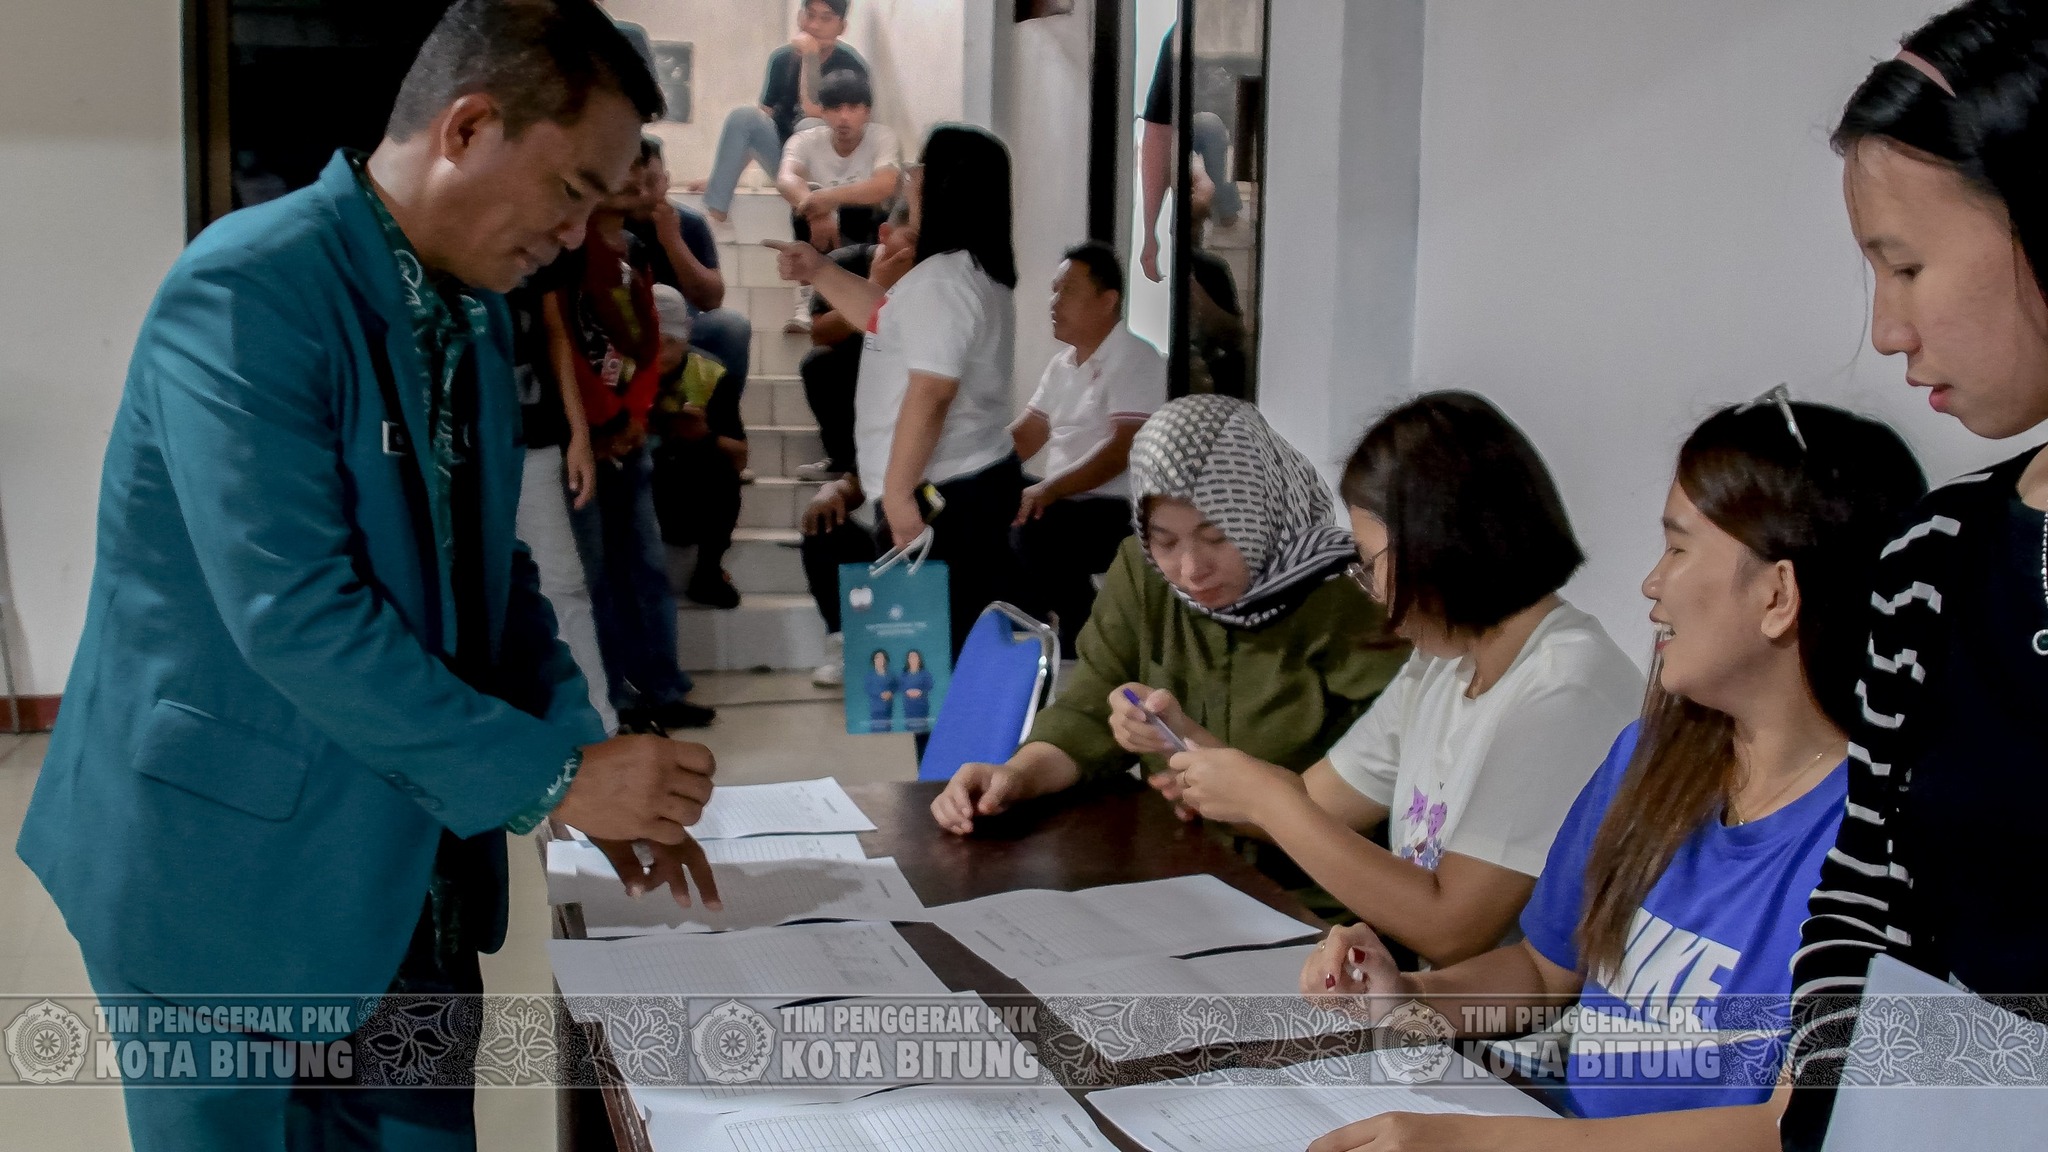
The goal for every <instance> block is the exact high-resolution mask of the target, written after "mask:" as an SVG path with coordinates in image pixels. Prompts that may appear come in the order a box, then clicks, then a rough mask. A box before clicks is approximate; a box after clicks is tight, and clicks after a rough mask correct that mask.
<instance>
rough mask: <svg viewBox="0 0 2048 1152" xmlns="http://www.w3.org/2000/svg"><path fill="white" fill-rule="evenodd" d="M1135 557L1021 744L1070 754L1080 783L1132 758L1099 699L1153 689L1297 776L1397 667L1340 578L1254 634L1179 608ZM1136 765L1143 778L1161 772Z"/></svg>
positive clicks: (1381, 618)
mask: <svg viewBox="0 0 2048 1152" xmlns="http://www.w3.org/2000/svg"><path fill="white" fill-rule="evenodd" d="M1140 548H1141V545H1140V543H1139V541H1138V540H1137V539H1136V538H1132V539H1130V540H1126V541H1124V544H1123V548H1122V549H1121V550H1120V551H1118V553H1117V557H1116V561H1115V562H1114V563H1113V564H1111V565H1110V569H1109V573H1108V575H1107V576H1106V577H1105V578H1104V583H1103V586H1102V591H1101V593H1100V594H1098V595H1097V596H1096V597H1095V610H1094V613H1093V614H1092V615H1091V616H1090V617H1089V619H1088V626H1087V627H1086V628H1084V629H1082V631H1081V638H1080V641H1079V654H1080V663H1079V665H1078V666H1077V667H1076V669H1075V671H1074V673H1073V674H1072V676H1071V677H1070V678H1069V679H1068V680H1067V682H1066V684H1065V685H1063V686H1062V688H1061V691H1060V695H1059V699H1057V700H1055V701H1053V703H1052V704H1051V705H1050V706H1049V707H1047V708H1046V709H1045V711H1043V712H1041V713H1039V715H1038V721H1037V723H1035V724H1034V725H1033V726H1032V729H1031V738H1030V739H1031V741H1036V742H1043V743H1046V744H1051V745H1052V746H1054V747H1055V748H1058V749H1059V750H1060V751H1062V752H1065V753H1066V754H1067V755H1068V756H1071V757H1073V759H1074V762H1075V763H1076V764H1078V765H1080V768H1081V778H1082V780H1083V781H1090V780H1101V779H1103V778H1105V777H1108V776H1111V775H1114V774H1115V773H1118V772H1122V771H1124V770H1126V769H1128V768H1129V767H1130V765H1131V763H1132V761H1133V760H1134V759H1135V758H1134V757H1133V756H1132V755H1131V754H1130V753H1128V752H1125V751H1124V750H1123V749H1122V748H1120V747H1118V746H1117V743H1116V740H1115V738H1114V737H1112V736H1111V735H1110V732H1109V695H1110V693H1111V692H1113V691H1115V690H1116V689H1117V688H1118V687H1120V686H1121V685H1124V684H1128V683H1132V682H1136V683H1140V684H1145V685H1147V686H1149V687H1152V688H1164V689H1166V690H1167V691H1169V692H1172V693H1173V695H1174V698H1175V699H1177V700H1179V701H1180V702H1181V707H1182V708H1184V709H1186V710H1187V714H1188V715H1189V716H1190V717H1191V718H1193V720H1194V721H1195V723H1197V724H1200V725H1201V726H1202V727H1203V728H1206V729H1208V730H1209V732H1210V733H1212V734H1213V735H1215V737H1216V738H1217V739H1219V740H1221V741H1223V742H1224V743H1225V744H1228V745H1229V746H1230V747H1232V748H1236V749H1238V750H1239V751H1242V752H1248V753H1250V754H1251V755H1253V756H1256V757H1258V758H1259V759H1261V760H1265V761H1268V762H1270V763H1274V764H1279V765H1282V766H1283V767H1287V768H1291V769H1293V770H1295V771H1296V772H1300V771H1303V770H1305V769H1306V768H1308V767H1309V766H1310V765H1312V764H1314V763H1315V762H1316V761H1318V760H1320V759H1322V758H1323V754H1324V753H1325V752H1326V751H1328V750H1329V747H1330V745H1332V744H1334V743H1336V741H1337V738H1338V737H1339V736H1342V735H1343V734H1344V732H1345V731H1346V730H1347V729H1349V728H1350V727H1351V725H1352V723H1353V722H1354V721H1356V720H1357V719H1358V718H1359V717H1360V716H1362V715H1364V714H1365V710H1366V709H1367V708H1369V707H1371V705H1372V702H1373V700H1374V699H1375V698H1377V697H1378V696H1379V694H1380V690H1381V689H1383V688H1385V687H1386V686H1387V683H1388V681H1390V680H1392V679H1393V678H1394V674H1395V673H1397V672H1399V671H1400V669H1401V665H1402V663H1403V662H1404V661H1406V660H1407V659H1408V646H1407V645H1406V644H1404V643H1402V642H1400V641H1399V640H1396V639H1394V638H1392V637H1391V636H1389V635H1387V632H1386V615H1385V613H1384V612H1382V611H1381V610H1380V607H1379V605H1377V604H1375V603H1373V601H1372V598H1371V597H1369V596H1367V595H1366V594H1365V593H1364V592H1363V591H1361V590H1360V589H1359V587H1358V585H1357V584H1355V583H1353V582H1352V581H1350V580H1345V579H1336V580H1330V581H1328V582H1326V583H1324V584H1323V585H1322V586H1320V587H1318V588H1317V589H1315V590H1314V591H1313V592H1311V593H1309V596H1308V599H1307V600H1305V601H1303V602H1302V604H1301V606H1300V607H1299V608H1296V609H1295V610H1294V611H1293V612H1290V613H1288V614H1287V615H1285V616H1282V617H1281V618H1279V619H1278V620H1276V621H1274V622H1272V623H1270V624H1267V625H1266V626H1265V627H1263V628H1257V629H1244V628H1232V627H1229V626H1227V625H1224V624H1219V623H1217V622H1216V621H1215V620H1212V619H1210V618H1209V617H1207V616H1204V615H1202V614H1201V613H1199V612H1196V611H1195V610H1194V609H1192V608H1190V607H1188V605H1187V603H1186V602H1185V601H1183V600H1182V599H1181V598H1180V597H1179V596H1177V595H1175V594H1174V591H1173V589H1172V588H1171V587H1169V586H1168V585H1167V583H1166V580H1165V578H1164V577H1162V576H1160V574H1159V573H1158V571H1157V570H1156V569H1154V568H1153V567H1152V566H1151V565H1150V564H1149V563H1147V562H1146V560H1145V555H1144V553H1143V552H1142V551H1141V550H1140ZM1143 760H1144V769H1145V771H1146V773H1147V774H1150V773H1153V772H1158V771H1162V770H1164V769H1165V767H1166V762H1165V759H1164V758H1162V757H1157V756H1146V757H1143Z"/></svg>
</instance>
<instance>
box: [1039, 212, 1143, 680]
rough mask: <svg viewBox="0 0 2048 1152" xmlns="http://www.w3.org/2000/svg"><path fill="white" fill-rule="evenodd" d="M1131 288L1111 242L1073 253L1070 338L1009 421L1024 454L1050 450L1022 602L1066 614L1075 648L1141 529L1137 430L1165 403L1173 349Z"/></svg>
mask: <svg viewBox="0 0 2048 1152" xmlns="http://www.w3.org/2000/svg"><path fill="white" fill-rule="evenodd" d="M1123 289H1124V275H1123V268H1122V267H1121V266H1120V265H1119V264H1118V263H1117V258H1116V251H1115V250H1114V249H1112V248H1111V247H1110V246H1109V245H1107V244H1104V243H1102V242H1101V241H1096V240H1091V241H1089V242H1088V243H1086V244H1081V245H1078V246H1076V247H1074V248H1071V249H1069V250H1068V251H1067V253H1066V259H1065V260H1063V261H1062V262H1061V263H1060V266H1059V270H1058V272H1057V273H1056V275H1055V276H1054V278H1053V285H1052V334H1053V338H1054V339H1056V340H1058V341H1059V342H1060V343H1062V344H1065V345H1066V346H1067V347H1065V348H1064V349H1062V350H1061V351H1060V352H1059V354H1058V355H1056V356H1054V357H1053V358H1052V362H1051V363H1050V364H1047V365H1046V368H1045V376H1044V377H1043V378H1042V379H1041V380H1040V381H1039V384H1038V391H1036V392H1034V393H1032V394H1031V401H1030V403H1029V404H1028V405H1027V406H1026V407H1025V409H1024V414H1023V415H1022V416H1020V417H1018V418H1017V422H1016V423H1014V424H1012V425H1011V426H1010V437H1011V440H1012V442H1013V443H1014V444H1015V445H1016V448H1017V456H1018V458H1019V459H1030V458H1031V457H1033V456H1035V455H1037V454H1038V453H1039V452H1040V451H1041V450H1043V451H1044V452H1045V458H1044V459H1043V460H1042V461H1041V465H1042V467H1043V469H1044V473H1045V479H1043V480H1040V481H1038V482H1037V483H1035V484H1032V485H1031V486H1030V487H1028V488H1026V489H1025V490H1024V499H1023V501H1022V503H1021V504H1020V506H1019V507H1018V509H1017V522H1016V528H1017V551H1018V557H1019V559H1020V561H1021V562H1022V565H1023V572H1024V579H1023V580H1022V581H1021V586H1022V587H1023V588H1024V589H1026V590H1028V594H1027V602H1026V603H1024V604H1022V605H1020V607H1023V608H1025V609H1026V610H1028V611H1030V612H1032V613H1033V614H1034V615H1038V616H1043V615H1045V614H1046V613H1047V612H1048V611H1050V612H1052V613H1055V614H1057V615H1058V616H1059V626H1060V644H1061V647H1062V648H1063V649H1065V650H1066V651H1068V652H1072V651H1073V647H1074V641H1075V639H1076V638H1077V637H1078V636H1079V635H1080V633H1081V626H1082V625H1083V624H1085V623H1087V622H1088V614H1089V611H1090V609H1091V608H1092V607H1093V605H1094V603H1095V583H1094V577H1095V576H1096V575H1098V574H1100V573H1102V572H1106V571H1108V570H1109V566H1110V563H1111V562H1112V561H1113V560H1115V559H1116V551H1117V547H1118V545H1120V544H1122V543H1123V540H1124V537H1126V536H1129V535H1130V534H1131V505H1130V484H1129V481H1128V479H1127V478H1126V476H1125V471H1126V468H1127V467H1128V465H1129V464H1130V458H1131V439H1132V437H1134V436H1136V435H1137V434H1138V429H1139V428H1140V427H1141V426H1143V425H1144V423H1145V421H1146V419H1147V418H1148V417H1150V416H1151V415H1152V413H1154V412H1157V411H1158V410H1159V408H1160V407H1161V406H1162V405H1164V404H1165V403H1166V358H1165V357H1163V356H1161V355H1160V354H1159V350H1158V349H1156V348H1154V347H1152V345H1150V344H1148V343H1146V342H1145V341H1144V340H1143V339H1141V338H1140V337H1138V336H1136V335H1134V334H1132V332H1131V330H1130V329H1129V328H1127V327H1125V326H1124V323H1123V296H1124V291H1123Z"/></svg>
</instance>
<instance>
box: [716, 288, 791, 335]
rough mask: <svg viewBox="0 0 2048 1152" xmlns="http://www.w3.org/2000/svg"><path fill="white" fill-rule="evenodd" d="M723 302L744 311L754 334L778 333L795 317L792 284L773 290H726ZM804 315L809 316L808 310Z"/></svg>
mask: <svg viewBox="0 0 2048 1152" xmlns="http://www.w3.org/2000/svg"><path fill="white" fill-rule="evenodd" d="M742 293H743V294H744V295H742ZM725 300H726V303H727V304H730V305H731V306H733V307H735V308H744V309H745V310H746V313H747V319H748V321H749V322H751V323H752V324H753V325H754V331H756V332H780V331H782V326H783V325H785V324H787V323H789V322H790V320H791V319H792V318H793V317H795V315H796V286H795V285H792V284H783V285H781V286H779V287H775V288H743V289H740V290H739V291H738V292H735V291H733V290H731V289H727V290H726V293H725ZM805 314H806V315H808V314H809V311H808V309H807V310H806V313H805ZM805 340H806V342H808V340H809V337H808V336H806V337H805Z"/></svg>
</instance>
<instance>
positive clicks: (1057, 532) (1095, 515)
mask: <svg viewBox="0 0 2048 1152" xmlns="http://www.w3.org/2000/svg"><path fill="white" fill-rule="evenodd" d="M1131 531H1132V529H1131V505H1130V502H1129V501H1127V500H1124V499H1121V498H1119V497H1114V496H1077V497H1074V498H1072V499H1068V500H1057V501H1054V502H1053V503H1052V504H1051V505H1049V506H1048V507H1047V508H1046V510H1045V514H1044V515H1043V516H1040V517H1039V518H1038V519H1036V520H1033V521H1030V522H1029V523H1027V524H1025V525H1024V526H1023V527H1021V528H1018V529H1017V559H1018V568H1019V571H1020V572H1021V575H1022V579H1021V580H1020V581H1019V586H1020V590H1019V595H1020V596H1021V597H1022V599H1020V600H1019V601H1018V602H1017V606H1018V607H1019V608H1022V609H1024V610H1025V611H1026V612H1029V613H1031V614H1032V615H1033V616H1036V617H1038V618H1039V619H1041V620H1043V619H1046V616H1047V613H1056V614H1057V615H1058V616H1059V619H1060V651H1061V652H1062V653H1064V654H1065V655H1067V656H1068V657H1072V656H1073V654H1074V642H1075V640H1076V639H1078V638H1079V637H1080V635H1081V626H1082V625H1084V624H1086V623H1088V614H1089V613H1090V612H1091V611H1093V609H1094V607H1095V581H1094V577H1096V576H1097V575H1099V574H1101V573H1104V572H1107V571H1109V566H1110V565H1111V564H1112V563H1114V562H1115V560H1116V550H1117V548H1118V547H1120V546H1121V545H1122V544H1123V542H1124V540H1125V538H1126V537H1128V536H1130V534H1131Z"/></svg>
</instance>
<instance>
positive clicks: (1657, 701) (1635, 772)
mask: <svg viewBox="0 0 2048 1152" xmlns="http://www.w3.org/2000/svg"><path fill="white" fill-rule="evenodd" d="M1792 410H1793V412H1794V414H1795V415H1796V417H1797V419H1798V422H1799V430H1800V433H1801V434H1802V435H1803V436H1805V438H1806V444H1807V447H1806V448H1804V449H1802V448H1801V447H1800V446H1799V443H1798V441H1796V440H1794V439H1793V437H1792V432H1791V430H1790V429H1789V428H1787V427H1786V424H1785V414H1784V413H1783V412H1782V411H1781V410H1780V409H1779V408H1778V407H1777V406H1776V405H1775V404H1770V403H1764V404H1761V405H1755V406H1747V407H1732V408H1723V409H1722V410H1720V411H1719V412H1716V413H1715V414H1714V415H1712V416H1710V417H1708V418H1707V420H1706V422H1705V423H1703V424H1701V425H1700V426H1699V427H1698V428H1697V429H1695V430H1694V431H1693V434H1692V435H1691V436H1690V437H1688V438H1687V439H1686V442H1685V446H1684V447H1683V448H1681V449H1679V453H1678V475H1677V480H1678V486H1679V488H1680V489H1681V490H1683V491H1684V493H1685V495H1686V498H1687V499H1688V500H1691V501H1692V503H1693V506H1694V507H1696V508H1698V509H1699V510H1700V514H1701V515H1703V516H1705V517H1706V518H1707V519H1708V520H1710V521H1712V522H1713V524H1714V525H1715V526H1716V527H1718V528H1719V529H1721V531H1723V532H1726V533H1728V534H1729V535H1730V536H1733V537H1735V539H1736V540H1738V541H1740V542H1741V543H1742V545H1743V546H1744V547H1745V548H1748V549H1749V551H1750V552H1751V553H1752V554H1754V555H1755V556H1756V558H1757V559H1758V560H1759V561H1761V562H1762V563H1764V564H1776V563H1777V562H1779V561H1781V560H1788V561H1790V562H1791V563H1792V571H1793V579H1794V580H1795V581H1796V582H1797V584H1798V587H1799V623H1798V629H1799V632H1798V637H1799V662H1800V666H1801V668H1802V669H1803V670H1804V672H1805V675H1806V685H1807V689H1808V690H1809V691H1811V692H1812V693H1813V698H1814V701H1815V702H1816V703H1817V704H1819V706H1820V709H1821V711H1822V712H1823V713H1825V714H1826V715H1827V717H1828V719H1829V720H1832V721H1833V722H1834V724H1835V726H1836V727H1837V728H1844V729H1846V728H1848V727H1849V726H1850V724H1851V723H1852V722H1853V721H1854V720H1855V719H1856V717H1857V716H1858V708H1859V705H1858V702H1857V699H1856V682H1857V677H1858V669H1859V668H1860V667H1861V664H1862V661H1863V657H1864V640H1865V637H1866V635H1867V627H1866V620H1865V616H1864V610H1865V608H1866V606H1867V605H1868V604H1869V596H1870V567H1871V565H1872V564H1873V563H1874V562H1875V561H1876V560H1877V553H1878V548H1879V547H1880V546H1881V545H1882V543H1883V541H1884V539H1885V537H1886V535H1887V534H1889V533H1890V531H1891V530H1892V529H1893V528H1894V527H1895V526H1896V525H1897V523H1898V520H1899V518H1900V517H1901V516H1903V515H1904V513H1905V511H1906V509H1907V508H1909V507H1911V506H1912V504H1913V503H1914V502H1915V501H1917V500H1919V499H1920V497H1921V496H1922V495H1924V494H1925V493H1926V491H1927V479H1926V477H1925V476H1924V475H1923V474H1922V473H1921V471H1920V463H1919V461H1917V460H1915V459H1914V458H1913V453H1912V450H1911V449H1909V448H1907V447H1906V442H1905V441H1903V440H1901V439H1900V438H1899V434H1898V433H1897V432H1894V431H1892V429H1891V428H1890V427H1889V426H1887V425H1885V424H1882V423H1880V422H1878V421H1876V420H1871V419H1868V418H1866V417H1862V416H1857V415H1855V414H1853V413H1850V412H1845V411H1843V410H1842V409H1840V408H1833V407H1829V406H1828V405H1825V404H1804V403H1794V404H1793V405H1792ZM1661 671H1662V668H1661V666H1660V667H1658V668H1655V669H1653V670H1652V672H1651V675H1650V687H1649V693H1648V696H1647V698H1646V699H1645V701H1644V704H1643V720H1642V728H1641V730H1640V732H1639V733H1638V734H1637V738H1636V750H1635V756H1634V758H1633V759H1632V760H1631V761H1630V762H1629V767H1628V774H1627V776H1626V777H1625V778H1624V779H1623V781H1622V785H1621V788H1620V790H1619V791H1618V792H1616V793H1615V797H1614V802H1613V804H1612V805H1610V806H1609V807H1608V809H1607V816H1606V818H1605V819H1604V820H1602V821H1601V823H1600V832H1599V835H1598V836H1597V837H1596V838H1595V839H1594V841H1593V852H1592V855H1591V857H1590V858H1589V859H1588V860H1587V864H1586V901H1585V912H1584V915H1583V916H1582V918H1581V919H1580V921H1579V929H1578V936H1579V956H1580V965H1581V967H1582V970H1583V971H1584V972H1585V973H1587V974H1588V975H1592V976H1595V977H1596V978H1599V977H1600V976H1603V975H1605V974H1609V973H1612V972H1613V971H1614V970H1615V969H1616V968H1617V967H1619V966H1620V963H1621V957H1622V953H1623V951H1624V950H1625V949H1626V948H1627V946H1628V932H1629V926H1630V923H1631V922H1632V921H1633V920H1634V918H1635V914H1636V910H1637V909H1638V908H1641V907H1642V905H1643V900H1644V898H1645V897H1646V896H1648V895H1649V892H1650V889H1651V888H1652V887H1653V886H1655V884H1656V883H1657V878H1658V877H1660V876H1662V875H1663V874H1664V869H1665V867H1666V866H1668V865H1669V864H1670V863H1671V858H1672V857H1673V856H1674V855H1676V854H1677V852H1678V849H1679V846H1680V845H1682V844H1684V843H1685V841H1686V838H1687V837H1689V836H1691V835H1692V834H1693V832H1694V831H1695V830H1697V829H1698V828H1699V827H1700V825H1702V824H1704V823H1705V822H1707V821H1708V820H1710V819H1713V818H1714V817H1715V814H1716V813H1717V812H1718V811H1720V809H1721V807H1722V806H1723V805H1725V804H1726V803H1727V801H1728V797H1729V795H1730V794H1731V792H1732V791H1733V789H1734V788H1735V786H1736V785H1737V784H1738V783H1739V780H1738V778H1737V766H1736V763H1735V722H1734V720H1733V719H1731V718H1730V717H1729V716H1728V715H1727V714H1726V713H1723V712H1718V711H1715V710H1714V709H1712V708H1707V707H1704V706H1703V705H1700V704H1696V703H1694V702H1692V701H1690V700H1687V699H1685V698H1684V697H1682V696H1674V695H1672V694H1670V693H1668V692H1666V691H1664V690H1663V688H1662V687H1661V686H1660V685H1659V683H1658V678H1659V673H1660V672H1661Z"/></svg>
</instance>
